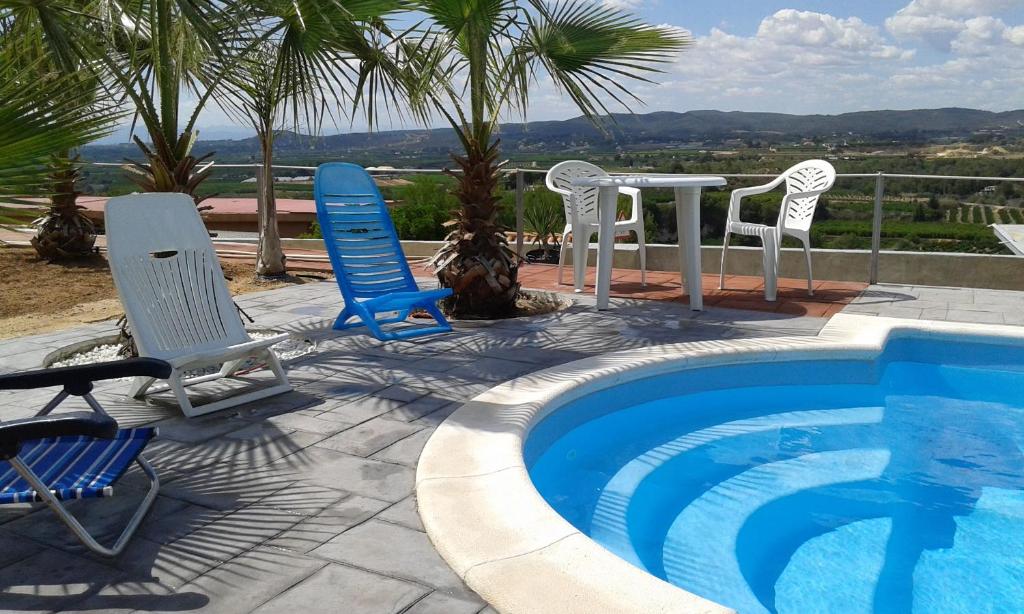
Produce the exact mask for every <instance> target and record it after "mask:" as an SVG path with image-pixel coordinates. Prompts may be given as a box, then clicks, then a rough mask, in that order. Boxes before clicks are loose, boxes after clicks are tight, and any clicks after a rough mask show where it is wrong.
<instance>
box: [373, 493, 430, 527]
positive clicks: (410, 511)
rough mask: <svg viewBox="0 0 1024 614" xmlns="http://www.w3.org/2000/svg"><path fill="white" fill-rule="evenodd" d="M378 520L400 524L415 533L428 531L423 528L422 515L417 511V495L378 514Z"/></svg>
mask: <svg viewBox="0 0 1024 614" xmlns="http://www.w3.org/2000/svg"><path fill="white" fill-rule="evenodd" d="M376 518H377V519H378V520H384V521H386V522H390V523H393V524H400V525H402V526H403V527H408V528H410V529H413V530H415V531H425V530H426V529H424V528H423V521H422V520H420V513H419V512H418V511H417V509H416V495H412V496H410V497H406V498H405V499H402V500H401V501H399V502H398V503H396V504H394V505H392V506H391V507H389V508H388V509H386V510H384V511H383V512H381V513H379V514H377V516H376Z"/></svg>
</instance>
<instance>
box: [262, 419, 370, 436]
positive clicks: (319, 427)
mask: <svg viewBox="0 0 1024 614" xmlns="http://www.w3.org/2000/svg"><path fill="white" fill-rule="evenodd" d="M266 422H267V423H268V424H272V425H274V426H277V427H278V428H286V429H292V430H296V431H304V432H306V433H313V434H316V435H322V436H324V437H330V436H331V435H334V434H335V433H338V432H340V431H342V430H344V429H345V428H346V427H348V426H351V424H346V423H345V422H340V421H334V420H321V419H320V418H317V417H314V416H309V415H305V414H299V413H287V414H280V415H278V416H273V417H271V418H267V419H266ZM352 424H355V423H352Z"/></svg>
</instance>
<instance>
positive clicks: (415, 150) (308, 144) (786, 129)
mask: <svg viewBox="0 0 1024 614" xmlns="http://www.w3.org/2000/svg"><path fill="white" fill-rule="evenodd" d="M602 126H603V128H598V127H595V126H594V125H593V124H592V123H591V122H590V121H589V120H587V119H586V118H584V117H575V118H571V119H566V120H548V121H538V122H529V123H507V124H502V126H501V127H500V130H499V133H498V134H499V136H500V138H501V139H502V143H503V147H504V149H505V151H506V153H515V152H516V151H519V152H524V153H531V152H532V153H543V152H557V151H564V150H566V149H580V148H592V149H601V150H612V149H615V148H619V147H621V148H632V149H636V148H638V147H639V146H650V147H652V148H657V147H670V146H677V147H699V146H715V145H726V144H730V143H731V144H733V145H736V144H737V143H735V141H744V142H758V143H761V144H776V143H786V142H792V141H802V140H808V139H810V140H819V141H821V140H843V141H851V142H883V141H888V142H897V143H908V144H909V143H927V142H933V141H936V140H942V139H946V140H949V139H958V138H968V137H971V136H972V135H978V134H988V135H989V136H990V137H998V136H999V135H1006V136H1017V137H1024V109H1021V110H1014V111H1004V112H994V111H983V110H979V109H969V108H961V107H947V108H939V109H914V110H876V111H854V112H849V113H841V114H836V115H827V114H812V115H794V114H786V113H767V112H749V111H717V110H711V109H702V110H694V111H686V112H683V113H677V112H673V111H655V112H651V113H646V114H614V115H612V116H610V117H606V118H605V119H604V121H603V122H602ZM457 148H458V141H457V139H456V138H455V135H454V133H453V132H452V131H451V130H450V129H448V128H434V129H404V130H388V131H379V132H361V133H347V134H336V135H326V136H319V137H313V136H309V135H300V134H296V133H293V132H288V131H282V132H281V133H279V135H278V137H277V139H276V141H275V151H276V152H277V154H278V155H280V156H282V157H292V158H294V157H301V156H307V157H308V156H310V155H315V154H330V153H337V154H352V153H353V152H358V153H362V154H366V155H372V154H375V153H376V154H392V155H406V156H408V155H416V154H433V155H437V154H442V153H445V152H447V151H450V150H453V149H457ZM195 151H197V152H200V153H204V152H206V151H215V152H217V157H218V159H221V160H223V159H226V158H251V157H253V156H256V155H257V152H258V151H259V149H258V143H257V142H256V138H255V137H248V138H243V139H231V140H209V141H199V142H198V143H197V144H196V149H195ZM82 153H83V157H85V158H87V159H89V160H93V161H120V160H121V159H123V158H125V157H137V149H136V148H135V146H134V145H133V144H131V143H124V144H116V145H89V146H86V147H84V148H83V150H82Z"/></svg>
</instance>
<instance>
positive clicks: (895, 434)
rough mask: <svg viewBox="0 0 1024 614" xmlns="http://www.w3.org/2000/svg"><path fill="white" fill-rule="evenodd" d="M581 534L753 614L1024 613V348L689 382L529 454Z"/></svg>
mask: <svg viewBox="0 0 1024 614" xmlns="http://www.w3.org/2000/svg"><path fill="white" fill-rule="evenodd" d="M525 458H526V463H527V467H528V469H529V472H530V476H531V477H532V479H533V482H534V484H535V485H536V487H537V489H538V491H540V493H541V495H543V497H544V499H545V500H546V501H547V502H548V503H549V504H550V505H551V506H552V507H553V508H554V509H555V510H556V511H557V512H558V513H560V514H561V515H562V516H563V517H565V518H566V519H567V520H569V521H570V522H571V523H572V524H573V526H575V527H576V528H578V529H579V530H580V531H581V532H583V533H584V534H586V535H589V536H591V537H593V538H594V539H595V540H596V541H597V542H598V543H599V544H601V545H603V546H605V547H606V548H608V549H609V550H611V551H612V552H613V553H615V554H616V555H618V556H619V557H621V558H623V559H625V560H627V561H629V562H630V563H632V564H634V565H636V566H638V567H640V568H642V569H644V570H646V571H648V572H649V573H651V574H654V575H655V576H657V577H659V578H663V579H665V580H668V581H669V582H671V583H672V584H674V585H676V586H679V587H680V588H683V589H685V590H687V591H690V592H693V593H696V594H698V595H701V596H703V597H706V598H708V599H711V600H713V601H716V602H718V603H721V604H723V605H726V606H728V607H731V608H734V609H736V610H737V611H739V612H740V613H741V614H748V613H749V614H754V613H760V612H871V611H900V612H907V611H918V612H939V611H944V612H954V611H955V612H967V611H999V610H1003V611H1021V609H1022V608H1024V565H1022V564H1021V563H1022V562H1024V348H1022V347H1020V346H1012V345H994V344H984V343H977V342H965V341H951V340H938V339H929V338H927V337H913V336H911V337H903V338H900V339H895V340H892V341H890V342H889V343H888V344H887V346H886V348H885V350H884V352H883V353H882V355H881V356H880V357H878V358H877V359H875V360H871V361H849V360H814V361H794V362H783V363H761V364H747V365H728V366H717V367H708V368H704V369H690V370H684V371H680V372H677V373H671V374H668V375H662V376H659V377H655V378H649V379H644V380H639V381H633V382H629V383H627V384H623V385H621V386H617V387H614V388H609V389H606V390H603V391H601V392H598V393H595V394H593V395H589V396H587V397H584V398H581V399H577V400H576V401H574V402H572V403H570V404H568V405H566V406H564V407H562V408H561V409H560V410H559V411H558V412H557V413H555V414H554V415H552V416H550V417H548V418H547V419H545V420H544V421H542V422H541V423H540V424H538V425H537V426H536V427H535V428H534V429H533V431H532V432H531V434H530V436H529V438H528V439H527V441H526V449H525Z"/></svg>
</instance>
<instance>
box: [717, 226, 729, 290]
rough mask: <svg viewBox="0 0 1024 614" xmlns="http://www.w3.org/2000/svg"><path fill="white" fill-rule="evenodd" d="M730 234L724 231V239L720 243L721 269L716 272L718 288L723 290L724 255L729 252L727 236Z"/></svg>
mask: <svg viewBox="0 0 1024 614" xmlns="http://www.w3.org/2000/svg"><path fill="white" fill-rule="evenodd" d="M731 236H732V233H730V232H729V231H728V230H727V231H725V241H724V242H723V243H722V270H721V271H720V272H719V273H718V289H719V290H725V256H726V254H728V253H729V237H731Z"/></svg>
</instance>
